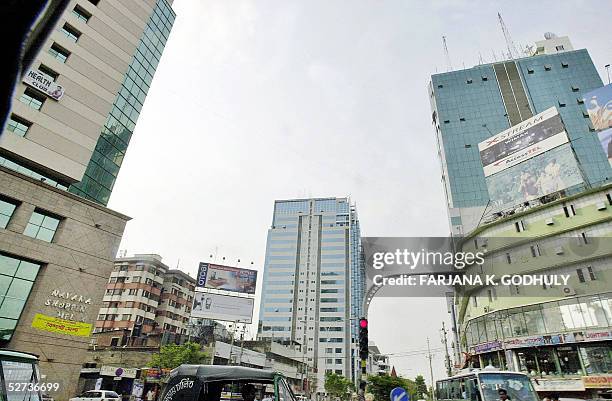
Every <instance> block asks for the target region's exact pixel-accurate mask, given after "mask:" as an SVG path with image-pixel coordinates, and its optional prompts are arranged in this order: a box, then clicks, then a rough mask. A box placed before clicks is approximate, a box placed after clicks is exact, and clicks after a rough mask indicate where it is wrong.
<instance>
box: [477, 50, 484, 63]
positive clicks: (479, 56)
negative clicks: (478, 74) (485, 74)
mask: <svg viewBox="0 0 612 401" xmlns="http://www.w3.org/2000/svg"><path fill="white" fill-rule="evenodd" d="M482 64H484V61H482V53H480V51H479V52H478V65H482Z"/></svg>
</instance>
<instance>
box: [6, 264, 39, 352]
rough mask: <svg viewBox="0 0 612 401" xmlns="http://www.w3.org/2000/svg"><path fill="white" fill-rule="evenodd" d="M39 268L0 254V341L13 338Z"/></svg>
mask: <svg viewBox="0 0 612 401" xmlns="http://www.w3.org/2000/svg"><path fill="white" fill-rule="evenodd" d="M40 267H41V266H40V265H39V264H37V263H31V262H26V261H25V260H21V259H16V258H13V257H10V256H6V255H1V254H0V340H3V341H9V340H10V339H11V337H12V336H13V332H14V331H15V327H16V326H17V322H18V321H19V317H20V316H21V312H22V311H23V308H24V307H25V304H26V301H27V300H28V296H29V295H30V290H31V289H32V286H33V285H34V281H35V280H36V276H37V275H38V271H39V270H40Z"/></svg>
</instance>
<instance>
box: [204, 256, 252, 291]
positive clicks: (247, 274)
mask: <svg viewBox="0 0 612 401" xmlns="http://www.w3.org/2000/svg"><path fill="white" fill-rule="evenodd" d="M256 284H257V271H256V270H249V269H241V268H239V267H231V266H221V265H214V264H212V263H200V267H199V268H198V282H197V284H196V286H197V287H202V288H210V289H213V290H224V291H232V292H240V293H243V294H255V285H256Z"/></svg>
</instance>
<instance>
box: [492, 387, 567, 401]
mask: <svg viewBox="0 0 612 401" xmlns="http://www.w3.org/2000/svg"><path fill="white" fill-rule="evenodd" d="M497 394H499V401H510V400H511V398H510V397H508V390H506V389H505V388H500V389H499V390H497ZM557 401H559V400H557Z"/></svg>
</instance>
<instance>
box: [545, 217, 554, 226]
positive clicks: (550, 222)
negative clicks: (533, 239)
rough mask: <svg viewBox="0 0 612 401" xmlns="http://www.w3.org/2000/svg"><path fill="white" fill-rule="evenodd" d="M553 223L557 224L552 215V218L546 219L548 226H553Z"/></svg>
mask: <svg viewBox="0 0 612 401" xmlns="http://www.w3.org/2000/svg"><path fill="white" fill-rule="evenodd" d="M553 224H555V221H554V220H553V219H552V217H551V218H550V219H546V225H547V226H552V225H553Z"/></svg>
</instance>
